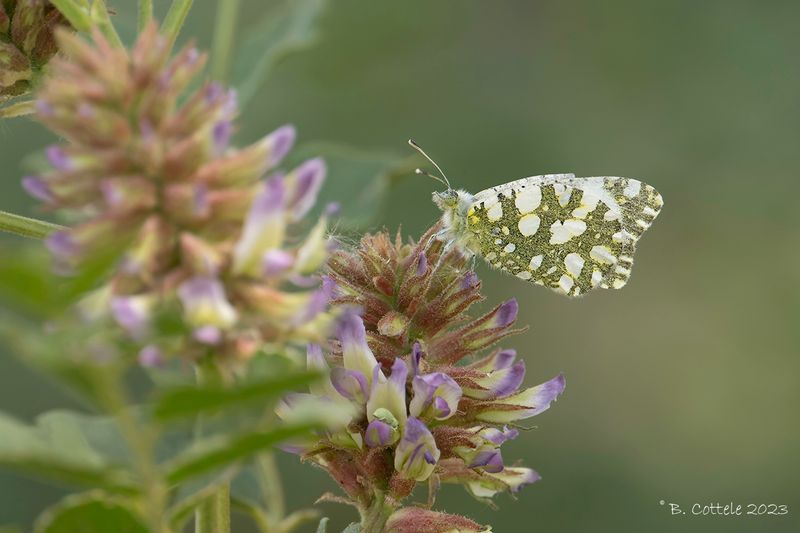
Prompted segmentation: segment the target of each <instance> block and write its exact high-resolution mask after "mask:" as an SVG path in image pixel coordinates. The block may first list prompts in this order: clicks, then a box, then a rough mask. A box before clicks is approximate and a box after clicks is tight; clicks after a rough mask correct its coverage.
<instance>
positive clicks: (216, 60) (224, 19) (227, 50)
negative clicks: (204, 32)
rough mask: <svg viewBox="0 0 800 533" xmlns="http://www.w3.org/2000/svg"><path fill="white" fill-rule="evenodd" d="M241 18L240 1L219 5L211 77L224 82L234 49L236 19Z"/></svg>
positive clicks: (229, 1) (227, 0)
mask: <svg viewBox="0 0 800 533" xmlns="http://www.w3.org/2000/svg"><path fill="white" fill-rule="evenodd" d="M238 16H239V0H225V1H224V2H220V3H219V4H217V23H216V26H215V27H214V44H213V48H212V52H211V77H212V78H214V79H215V80H217V81H221V82H224V81H226V80H227V77H228V70H229V65H228V63H229V62H230V57H231V50H232V49H233V36H234V33H235V32H236V19H237V18H238Z"/></svg>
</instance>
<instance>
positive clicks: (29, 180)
mask: <svg viewBox="0 0 800 533" xmlns="http://www.w3.org/2000/svg"><path fill="white" fill-rule="evenodd" d="M22 188H23V189H25V191H26V192H27V193H28V194H30V195H31V196H33V197H34V198H36V199H37V200H41V201H42V202H46V203H50V202H52V201H53V193H52V191H50V187H49V186H48V185H47V183H45V182H44V180H42V179H41V178H37V177H36V176H25V177H24V178H22Z"/></svg>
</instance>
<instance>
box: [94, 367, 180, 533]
mask: <svg viewBox="0 0 800 533" xmlns="http://www.w3.org/2000/svg"><path fill="white" fill-rule="evenodd" d="M123 372H124V369H123V368H120V367H119V366H113V365H112V366H109V367H104V368H101V369H98V370H97V371H96V373H95V375H94V382H95V386H96V388H97V391H98V393H99V394H98V397H99V398H100V401H101V402H102V405H103V407H104V408H105V409H106V410H107V411H108V412H109V413H110V414H111V415H113V416H114V419H115V421H116V423H117V426H118V427H119V429H120V432H121V433H122V435H123V437H124V438H125V441H126V442H127V444H128V446H129V447H130V450H131V453H132V455H133V461H134V464H135V465H136V470H137V471H138V474H139V476H140V478H141V480H142V486H143V487H144V490H145V494H144V497H145V506H144V509H145V514H146V516H147V520H148V525H149V528H150V532H151V533H167V531H168V529H167V527H166V525H165V523H164V519H163V518H164V509H165V506H166V500H167V487H166V486H165V484H164V480H163V478H162V477H161V475H160V473H159V471H158V466H157V465H156V463H155V459H154V452H153V449H154V447H155V439H156V436H155V434H154V432H153V428H152V427H151V426H147V425H144V426H143V424H141V423H140V422H139V421H138V420H136V418H135V417H134V416H133V415H132V414H131V409H130V403H129V401H128V398H127V396H126V394H125V391H124V387H123V384H122V381H123Z"/></svg>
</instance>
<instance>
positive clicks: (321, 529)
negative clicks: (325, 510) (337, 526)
mask: <svg viewBox="0 0 800 533" xmlns="http://www.w3.org/2000/svg"><path fill="white" fill-rule="evenodd" d="M329 520H330V519H329V518H328V517H327V516H325V517H323V518H322V520H320V521H319V525H318V526H317V533H328V522H329Z"/></svg>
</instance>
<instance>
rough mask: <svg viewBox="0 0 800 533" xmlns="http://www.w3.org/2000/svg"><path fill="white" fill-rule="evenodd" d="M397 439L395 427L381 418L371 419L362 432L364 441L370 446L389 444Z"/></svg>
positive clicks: (379, 446) (376, 446)
mask: <svg viewBox="0 0 800 533" xmlns="http://www.w3.org/2000/svg"><path fill="white" fill-rule="evenodd" d="M396 441H397V429H396V428H393V427H392V426H391V425H389V424H387V423H386V422H384V421H382V420H377V419H375V420H373V421H372V422H370V423H369V426H367V430H366V431H365V432H364V443H365V444H366V445H367V446H369V447H370V448H381V447H383V446H390V445H392V444H394V443H395V442H396Z"/></svg>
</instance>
